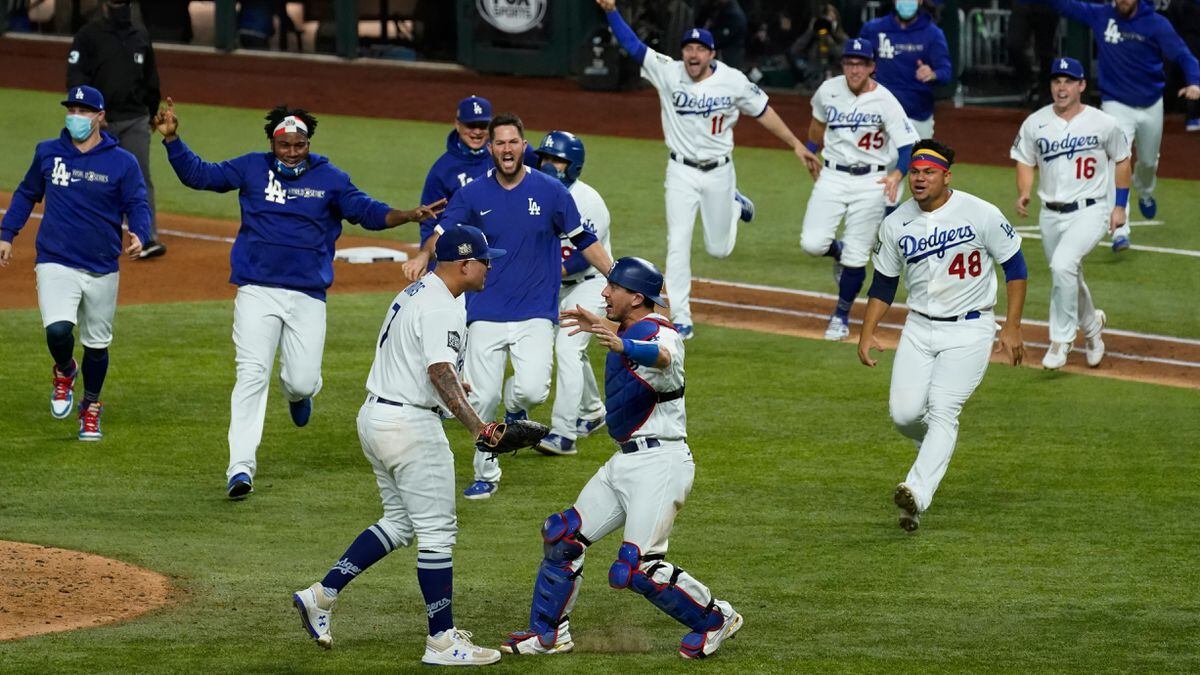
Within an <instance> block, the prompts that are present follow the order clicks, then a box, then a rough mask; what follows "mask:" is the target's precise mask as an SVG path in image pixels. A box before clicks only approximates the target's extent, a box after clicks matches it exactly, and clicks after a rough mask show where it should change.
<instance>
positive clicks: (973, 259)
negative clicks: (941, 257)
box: [949, 251, 983, 279]
mask: <svg viewBox="0 0 1200 675" xmlns="http://www.w3.org/2000/svg"><path fill="white" fill-rule="evenodd" d="M965 260H966V262H963V261H964V257H963V254H962V253H959V254H958V255H956V256H954V260H953V261H952V262H951V263H950V269H949V272H950V276H953V277H958V278H959V279H965V278H966V277H968V276H972V277H977V276H979V275H980V274H983V259H982V257H981V256H980V255H979V251H971V255H969V256H966V258H965Z"/></svg>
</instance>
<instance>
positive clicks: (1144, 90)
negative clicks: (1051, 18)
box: [1025, 0, 1200, 108]
mask: <svg viewBox="0 0 1200 675" xmlns="http://www.w3.org/2000/svg"><path fill="white" fill-rule="evenodd" d="M1025 1H1026V2H1036V3H1040V4H1043V5H1050V6H1051V7H1053V8H1054V10H1055V11H1056V12H1058V13H1059V14H1062V15H1063V16H1065V17H1067V18H1068V19H1074V20H1075V21H1078V22H1080V23H1083V24H1087V26H1088V27H1089V28H1091V29H1092V35H1093V36H1094V38H1095V40H1096V50H1097V51H1098V52H1099V53H1100V98H1101V99H1102V100H1105V101H1117V102H1118V103H1124V104H1125V105H1129V106H1135V107H1138V108H1144V107H1146V106H1148V105H1153V104H1154V103H1155V102H1156V101H1158V99H1160V98H1162V95H1163V87H1164V86H1165V85H1166V81H1167V78H1166V74H1165V73H1164V72H1163V62H1164V61H1174V62H1176V63H1178V64H1179V67H1180V68H1182V69H1183V74H1184V77H1185V78H1187V82H1188V84H1197V85H1200V62H1197V61H1196V57H1195V56H1192V53H1191V52H1190V51H1188V48H1187V45H1186V44H1184V42H1183V40H1182V39H1181V38H1180V37H1179V34H1178V33H1176V32H1175V29H1174V28H1172V27H1171V22H1170V21H1168V20H1167V19H1166V17H1163V16H1160V15H1158V14H1155V13H1154V5H1153V4H1152V3H1149V2H1146V1H1145V0H1142V2H1139V3H1138V6H1137V10H1136V11H1135V12H1134V13H1133V17H1131V18H1129V19H1126V18H1125V17H1124V16H1122V15H1121V14H1120V13H1119V12H1118V11H1117V8H1116V7H1115V6H1113V5H1112V4H1111V3H1108V4H1103V5H1097V4H1092V3H1090V2H1079V1H1078V0H1025Z"/></svg>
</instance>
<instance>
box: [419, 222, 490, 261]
mask: <svg viewBox="0 0 1200 675" xmlns="http://www.w3.org/2000/svg"><path fill="white" fill-rule="evenodd" d="M434 253H436V254H437V259H438V261H439V262H449V261H454V260H468V259H472V258H473V259H475V260H494V259H496V258H499V257H500V256H502V255H504V254H505V253H507V251H505V250H504V249H502V248H491V247H489V246H488V240H487V237H485V236H484V235H483V231H481V230H480V229H479V228H478V227H472V226H471V225H456V226H454V227H451V228H450V229H448V230H446V231H445V232H443V233H442V236H440V237H438V240H437V245H436V246H434Z"/></svg>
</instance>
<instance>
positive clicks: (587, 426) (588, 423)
mask: <svg viewBox="0 0 1200 675" xmlns="http://www.w3.org/2000/svg"><path fill="white" fill-rule="evenodd" d="M607 415H608V411H607V410H605V409H604V408H601V409H600V412H599V413H597V414H596V416H595V417H580V418H579V419H577V420H575V436H576V437H577V438H586V437H588V436H591V435H592V432H593V431H596V430H597V429H599V428H600V427H603V426H604V425H605V424H606V423H607V420H606V419H605V418H606V417H607Z"/></svg>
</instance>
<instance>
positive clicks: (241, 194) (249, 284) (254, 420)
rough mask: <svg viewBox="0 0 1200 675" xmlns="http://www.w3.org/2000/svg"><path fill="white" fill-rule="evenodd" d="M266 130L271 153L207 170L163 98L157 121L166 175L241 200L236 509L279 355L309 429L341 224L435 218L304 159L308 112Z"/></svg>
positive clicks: (314, 158)
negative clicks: (400, 207) (377, 196)
mask: <svg viewBox="0 0 1200 675" xmlns="http://www.w3.org/2000/svg"><path fill="white" fill-rule="evenodd" d="M266 120H267V124H266V126H265V131H266V134H267V140H268V142H269V143H270V148H271V150H270V152H252V153H249V154H246V155H242V156H241V157H235V158H233V159H230V160H227V161H224V162H221V163H219V164H213V163H210V162H205V161H204V160H202V159H201V158H200V157H199V156H198V155H196V153H194V152H192V150H191V149H190V148H188V146H187V144H185V143H184V142H183V140H181V139H180V138H179V136H178V134H177V133H176V132H177V130H178V126H179V120H178V118H177V117H176V115H175V103H174V101H172V100H171V99H170V98H169V97H168V98H167V105H166V107H165V108H164V109H163V110H162V111H161V112H160V113H159V114H158V115H156V116H155V118H154V124H155V128H156V129H157V130H158V132H159V133H161V134H162V135H163V145H164V146H165V147H166V149H167V159H168V160H169V161H170V162H171V168H173V169H174V170H175V174H176V175H177V176H179V180H180V181H181V182H182V183H183V184H184V185H186V186H188V187H190V188H192V189H194V190H210V191H212V192H229V191H231V190H237V191H238V202H239V203H240V204H241V210H242V226H241V228H240V229H239V230H238V235H237V239H236V240H235V241H234V243H233V249H232V250H231V251H230V253H229V263H230V268H231V273H230V276H229V281H230V283H232V284H234V285H236V286H237V287H238V292H237V299H236V300H235V301H234V303H233V343H234V346H235V347H236V349H237V382H236V383H235V384H234V386H233V395H232V397H231V401H230V408H231V410H230V419H229V467H228V469H227V470H226V476H225V477H226V479H227V481H228V482H227V483H226V488H225V491H226V494H227V495H228V496H229V498H230V499H244V498H245V497H247V496H248V495H249V494H250V493H252V492H253V491H254V487H253V481H254V475H255V473H256V471H257V468H258V462H257V459H256V456H255V455H256V453H257V451H258V444H259V441H261V440H262V430H263V420H264V418H265V416H266V411H267V385H268V382H269V378H270V374H271V368H272V367H273V365H274V363H275V350H276V348H277V347H279V348H280V349H281V352H280V358H279V379H280V381H281V382H282V383H283V389H284V393H285V395H286V396H287V399H288V409H289V411H290V413H291V417H292V421H293V422H294V423H295V424H296V426H298V427H302V426H304V425H306V424H308V420H309V417H310V415H311V414H312V397H313V396H315V395H316V394H317V392H318V391H320V389H321V357H322V356H323V352H324V350H325V292H326V290H327V289H328V288H329V286H330V285H331V284H332V283H333V253H334V243H335V242H336V241H337V239H338V237H339V236H341V233H342V221H343V220H347V221H350V222H351V223H355V224H360V225H362V226H363V227H364V228H366V229H368V230H382V229H386V228H390V227H396V226H398V225H402V224H404V223H407V222H414V221H420V220H422V219H424V218H430V217H432V216H434V215H435V214H436V213H437V212H438V209H440V208H441V207H442V204H440V203H439V204H432V205H429V206H422V207H419V208H416V209H413V210H411V211H397V210H395V209H392V208H391V207H389V206H388V205H387V204H384V203H382V202H378V201H375V200H374V199H371V197H369V196H368V195H366V194H365V193H363V192H362V191H361V190H359V189H358V188H357V187H355V186H354V183H352V182H350V176H348V175H346V173H345V172H344V171H342V170H341V169H338V168H337V167H335V166H334V165H333V164H332V163H331V162H330V161H329V160H328V159H327V158H325V157H323V156H321V155H317V154H310V152H309V144H310V141H309V139H310V138H311V137H312V135H313V133H314V132H316V130H317V120H316V118H315V117H313V116H312V115H310V114H309V113H308V112H306V111H304V110H301V109H298V108H289V107H287V106H286V105H281V106H278V107H276V108H274V109H272V110H271V111H270V112H268V113H267V117H266Z"/></svg>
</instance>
